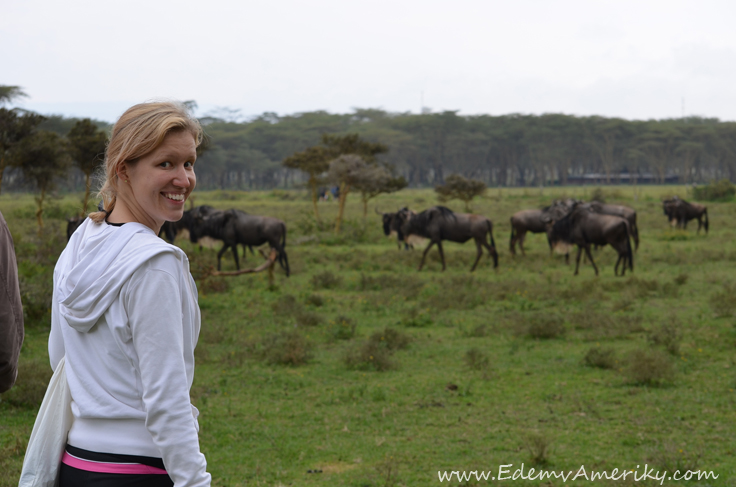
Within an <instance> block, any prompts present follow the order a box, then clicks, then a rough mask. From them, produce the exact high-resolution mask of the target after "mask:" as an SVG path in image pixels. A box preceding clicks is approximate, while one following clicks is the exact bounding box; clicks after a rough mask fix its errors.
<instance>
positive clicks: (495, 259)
mask: <svg viewBox="0 0 736 487" xmlns="http://www.w3.org/2000/svg"><path fill="white" fill-rule="evenodd" d="M482 243H483V245H484V246H485V248H486V249H488V257H493V267H494V268H495V267H498V252H496V248H495V247H493V246H492V245H489V244H488V242H486V241H485V240H484V241H482Z"/></svg>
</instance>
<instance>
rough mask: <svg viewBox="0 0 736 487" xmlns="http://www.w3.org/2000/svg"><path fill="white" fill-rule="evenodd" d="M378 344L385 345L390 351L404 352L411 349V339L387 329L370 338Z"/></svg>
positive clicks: (394, 330)
mask: <svg viewBox="0 0 736 487" xmlns="http://www.w3.org/2000/svg"><path fill="white" fill-rule="evenodd" d="M369 340H370V341H373V342H376V343H384V344H385V345H386V347H388V349H389V350H392V351H393V350H404V349H406V348H409V344H410V343H411V337H410V336H409V335H407V334H405V333H401V332H400V331H398V330H396V329H394V328H389V327H386V328H384V329H383V331H377V332H376V333H374V334H373V335H371V337H370V338H369Z"/></svg>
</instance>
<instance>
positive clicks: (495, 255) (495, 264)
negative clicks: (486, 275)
mask: <svg viewBox="0 0 736 487" xmlns="http://www.w3.org/2000/svg"><path fill="white" fill-rule="evenodd" d="M486 226H487V227H488V237H489V239H490V244H491V248H492V249H493V267H498V252H496V241H495V240H493V223H491V220H486Z"/></svg>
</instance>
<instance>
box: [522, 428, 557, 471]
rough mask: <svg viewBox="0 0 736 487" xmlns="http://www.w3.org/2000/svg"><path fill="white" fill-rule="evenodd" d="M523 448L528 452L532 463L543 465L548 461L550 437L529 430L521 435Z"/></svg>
mask: <svg viewBox="0 0 736 487" xmlns="http://www.w3.org/2000/svg"><path fill="white" fill-rule="evenodd" d="M522 440H523V443H524V448H525V449H526V451H527V452H528V453H529V457H530V460H531V463H532V465H538V466H544V465H547V464H548V463H549V453H550V446H551V445H552V439H551V438H550V437H549V436H547V435H546V434H544V433H542V432H540V431H536V430H535V431H529V432H527V433H526V434H524V435H523V436H522Z"/></svg>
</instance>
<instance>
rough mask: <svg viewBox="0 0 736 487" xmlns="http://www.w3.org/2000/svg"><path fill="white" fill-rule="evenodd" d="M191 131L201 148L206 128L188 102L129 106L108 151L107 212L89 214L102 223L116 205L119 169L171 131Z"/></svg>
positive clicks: (104, 201) (114, 130)
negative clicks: (193, 112)
mask: <svg viewBox="0 0 736 487" xmlns="http://www.w3.org/2000/svg"><path fill="white" fill-rule="evenodd" d="M178 131H188V132H190V133H191V134H192V136H193V137H194V140H195V144H196V145H197V147H199V145H200V144H201V143H202V127H201V126H200V125H199V121H197V119H196V118H194V117H193V116H192V114H191V113H190V112H189V110H188V109H187V107H186V105H184V104H183V103H179V102H173V101H159V102H148V103H140V104H138V105H135V106H132V107H130V108H128V109H127V110H126V111H125V113H123V114H122V115H121V116H120V118H119V119H118V121H117V122H116V123H115V125H114V126H113V128H112V134H111V135H110V141H109V143H108V144H107V149H106V150H105V161H104V164H103V167H104V171H105V175H104V182H103V184H102V187H101V188H100V191H99V192H98V193H97V194H98V197H100V198H102V204H103V209H104V211H96V212H93V213H90V214H89V218H90V219H92V220H93V221H94V222H96V223H102V222H103V221H104V220H105V218H106V217H107V214H109V213H110V212H112V210H113V208H115V201H116V200H117V194H118V176H117V172H118V168H119V167H120V165H121V164H124V163H126V162H127V163H133V164H134V163H136V162H137V161H138V159H140V158H141V157H143V156H145V155H146V154H149V153H151V152H152V151H154V150H155V149H156V148H157V147H158V146H160V145H161V143H163V141H164V138H165V137H166V136H167V135H168V134H169V133H171V132H178Z"/></svg>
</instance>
